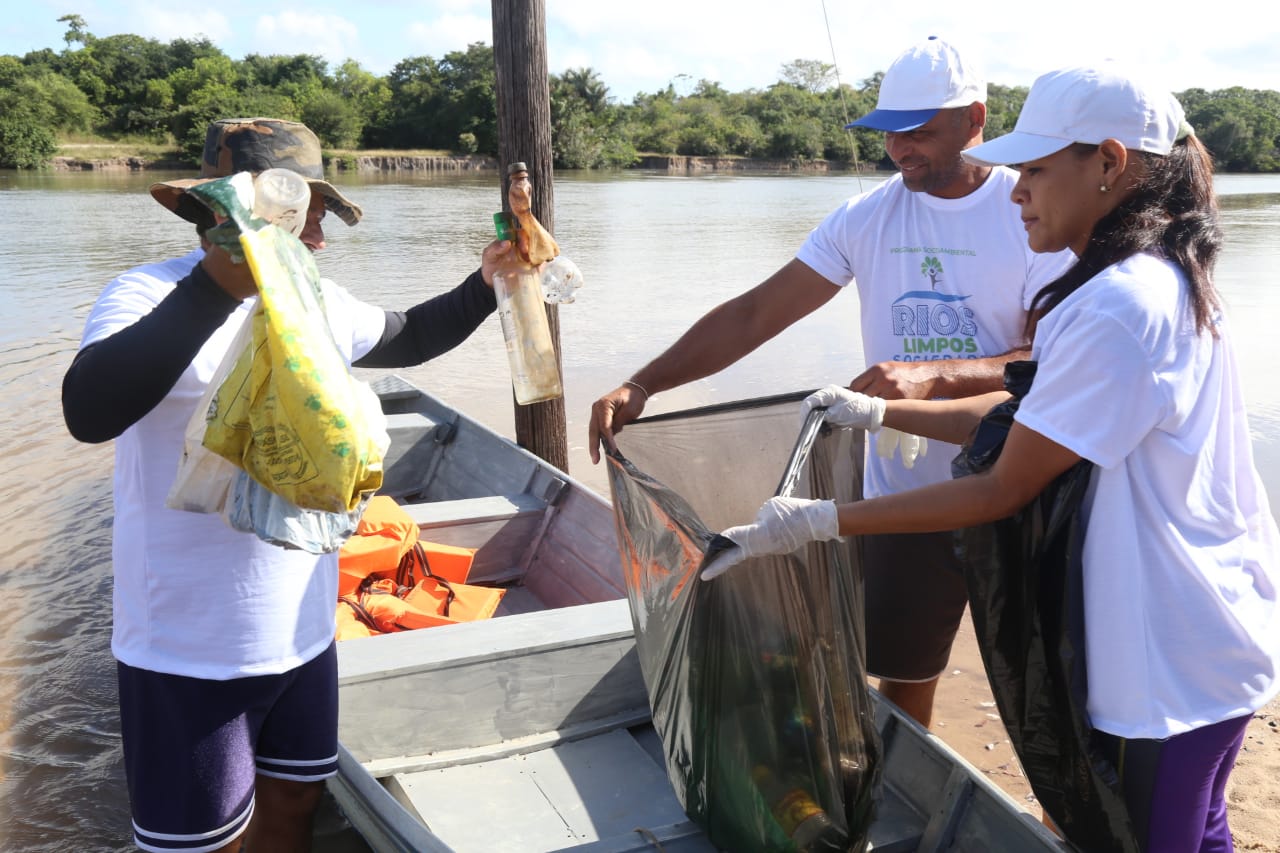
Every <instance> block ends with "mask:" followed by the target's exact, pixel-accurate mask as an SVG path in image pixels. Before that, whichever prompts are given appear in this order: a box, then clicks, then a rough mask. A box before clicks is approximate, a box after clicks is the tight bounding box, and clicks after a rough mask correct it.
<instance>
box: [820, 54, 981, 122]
mask: <svg viewBox="0 0 1280 853" xmlns="http://www.w3.org/2000/svg"><path fill="white" fill-rule="evenodd" d="M975 101H977V102H979V103H986V101H987V81H986V80H985V79H983V77H982V74H981V73H980V72H979V71H978V69H977V67H976V66H975V65H974V64H973V63H972V62H966V61H965V60H963V59H961V58H960V53H959V52H958V51H957V50H956V49H955V48H954V47H952V46H951V45H950V44H948V43H947V42H945V41H943V40H942V39H940V38H938V37H937V36H929V38H928V39H926V40H925V41H922V42H920V43H919V44H917V45H914V46H912V47H910V48H908V49H907V50H906V51H905V52H903V53H902V54H901V55H900V56H899V57H898V58H897V59H895V60H894V61H893V64H892V65H890V66H889V70H888V71H886V72H885V73H884V79H883V80H881V81H880V95H879V97H878V98H877V99H876V108H875V109H874V110H872V111H871V112H869V113H867V114H866V115H864V116H863V117H862V118H860V119H858V120H857V121H854V122H850V123H849V124H847V125H845V127H870V128H873V129H875V130H885V131H894V132H902V131H907V130H915V129H916V128H917V127H919V126H920V125H922V124H924V123H925V122H927V121H929V119H931V118H933V117H934V116H935V115H937V114H938V110H945V109H948V108H951V107H967V106H969V104H972V103H973V102H975Z"/></svg>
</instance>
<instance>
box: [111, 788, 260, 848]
mask: <svg viewBox="0 0 1280 853" xmlns="http://www.w3.org/2000/svg"><path fill="white" fill-rule="evenodd" d="M252 817H253V801H252V800H250V801H249V805H248V806H246V807H245V809H244V811H242V812H241V813H240V814H238V815H236V816H235V817H234V818H233V819H232V820H231V821H230V822H229V823H227V824H226V825H225V826H221V827H219V828H217V829H215V830H213V831H211V832H198V833H193V834H190V835H183V834H176V833H168V832H148V831H147V830H145V829H143V828H142V827H140V826H138V822H137V821H134V822H133V840H134V843H136V844H137V845H138V847H140V848H142V849H143V850H150V851H152V853H169V851H172V850H182V851H186V853H208V851H211V850H217V849H218V848H220V847H225V846H226V845H227V844H228V843H230V842H231V841H232V840H234V839H235V838H236V837H237V836H238V835H240V834H241V833H242V832H244V831H245V830H246V829H248V828H249V821H250V819H251V818H252Z"/></svg>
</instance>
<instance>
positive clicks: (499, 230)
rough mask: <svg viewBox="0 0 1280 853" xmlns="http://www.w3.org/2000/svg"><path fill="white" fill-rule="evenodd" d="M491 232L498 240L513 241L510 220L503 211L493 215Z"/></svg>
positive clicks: (513, 236)
mask: <svg viewBox="0 0 1280 853" xmlns="http://www.w3.org/2000/svg"><path fill="white" fill-rule="evenodd" d="M493 230H494V233H496V234H497V235H498V239H499V240H514V239H515V234H514V233H512V232H513V231H514V229H513V228H512V227H511V218H510V217H509V216H508V215H507V214H506V213H504V212H503V211H501V210H500V211H498V212H497V213H495V214H494V215H493Z"/></svg>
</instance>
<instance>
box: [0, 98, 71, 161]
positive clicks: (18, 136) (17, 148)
mask: <svg viewBox="0 0 1280 853" xmlns="http://www.w3.org/2000/svg"><path fill="white" fill-rule="evenodd" d="M57 151H58V141H57V139H56V138H55V137H54V135H53V131H52V130H50V129H49V128H48V127H47V126H46V125H44V124H41V123H40V121H39V119H38V118H37V117H36V116H35V115H33V114H32V113H31V112H30V111H28V110H27V109H26V108H25V107H24V106H23V105H22V104H21V103H14V102H10V103H8V104H3V106H2V108H0V168H4V169H39V168H42V167H43V166H46V165H48V163H49V161H50V160H52V159H53V155H54V154H56V153H57Z"/></svg>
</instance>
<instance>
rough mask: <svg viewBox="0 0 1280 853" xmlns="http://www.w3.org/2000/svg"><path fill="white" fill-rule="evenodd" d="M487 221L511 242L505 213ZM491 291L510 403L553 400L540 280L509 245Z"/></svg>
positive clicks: (556, 385)
mask: <svg viewBox="0 0 1280 853" xmlns="http://www.w3.org/2000/svg"><path fill="white" fill-rule="evenodd" d="M493 222H494V226H495V230H496V231H497V234H498V239H499V240H511V241H512V242H513V243H514V242H515V234H514V233H513V228H512V224H511V221H510V220H509V219H508V218H507V214H505V213H495V214H494V215H493ZM493 292H494V295H495V296H496V297H497V299H498V318H499V319H500V320H501V321H502V336H503V337H504V338H506V341H507V360H508V362H510V365H511V385H512V388H513V389H514V390H515V398H516V402H517V403H519V404H520V405H522V406H527V405H529V404H530V403H538V402H541V401H543V400H551V399H554V398H556V397H559V396H560V395H561V394H562V393H564V392H563V389H562V387H561V384H560V365H559V363H558V362H557V359H556V351H555V346H554V344H553V343H552V341H551V329H550V327H549V326H548V325H547V309H546V308H545V307H544V303H543V299H542V276H541V274H540V273H539V272H538V268H537V267H536V266H534V265H533V264H531V263H529V262H527V261H526V260H524V259H523V258H522V257H520V253H519V252H518V251H517V248H516V246H514V245H513V246H512V249H511V251H510V252H508V253H507V254H506V255H505V256H504V257H503V260H502V263H501V265H500V266H499V267H498V269H497V270H495V271H494V274H493Z"/></svg>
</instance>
